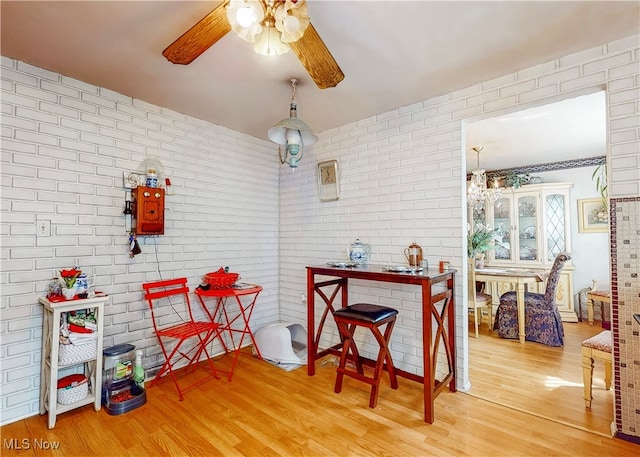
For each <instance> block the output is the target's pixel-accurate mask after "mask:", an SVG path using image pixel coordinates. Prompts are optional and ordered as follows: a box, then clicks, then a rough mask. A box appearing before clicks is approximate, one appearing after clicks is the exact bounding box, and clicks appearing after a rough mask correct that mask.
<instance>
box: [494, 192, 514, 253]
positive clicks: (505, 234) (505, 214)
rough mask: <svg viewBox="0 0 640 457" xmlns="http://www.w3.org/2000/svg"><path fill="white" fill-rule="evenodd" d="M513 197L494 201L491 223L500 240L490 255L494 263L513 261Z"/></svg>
mask: <svg viewBox="0 0 640 457" xmlns="http://www.w3.org/2000/svg"><path fill="white" fill-rule="evenodd" d="M512 207H513V197H512V196H505V197H502V198H499V199H498V200H496V202H495V203H494V205H493V214H492V215H493V220H492V221H491V225H493V227H492V228H495V229H498V234H499V235H500V239H499V240H497V242H496V248H495V250H493V251H492V252H491V253H492V254H493V255H492V257H493V259H495V260H496V261H501V262H504V261H511V260H513V245H512V238H513V236H512V234H513V227H514V222H513V219H512V217H513V213H512Z"/></svg>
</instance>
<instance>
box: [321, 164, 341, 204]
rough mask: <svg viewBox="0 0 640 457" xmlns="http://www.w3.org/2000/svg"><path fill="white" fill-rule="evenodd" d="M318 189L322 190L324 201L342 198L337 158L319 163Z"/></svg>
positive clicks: (322, 199)
mask: <svg viewBox="0 0 640 457" xmlns="http://www.w3.org/2000/svg"><path fill="white" fill-rule="evenodd" d="M318 189H319V191H320V200H321V201H323V202H330V201H333V200H337V199H339V198H340V189H339V186H338V161H337V160H326V161H324V162H320V163H318Z"/></svg>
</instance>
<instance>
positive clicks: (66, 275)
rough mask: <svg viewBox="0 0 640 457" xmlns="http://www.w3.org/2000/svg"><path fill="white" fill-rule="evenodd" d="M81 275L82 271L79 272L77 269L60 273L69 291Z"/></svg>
mask: <svg viewBox="0 0 640 457" xmlns="http://www.w3.org/2000/svg"><path fill="white" fill-rule="evenodd" d="M80 273H82V271H81V270H78V269H77V268H72V269H71V270H61V271H60V276H61V277H62V280H63V281H64V285H65V287H66V288H67V289H71V288H72V287H73V286H74V285H75V283H76V278H77V277H78V276H80Z"/></svg>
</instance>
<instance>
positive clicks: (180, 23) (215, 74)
mask: <svg viewBox="0 0 640 457" xmlns="http://www.w3.org/2000/svg"><path fill="white" fill-rule="evenodd" d="M218 3H219V2H217V1H195V2H194V1H122V2H121V1H72V2H61V1H42V2H39V1H7V0H2V2H1V3H0V8H1V20H2V23H1V32H2V40H1V52H2V55H3V56H7V57H11V58H14V59H17V60H21V61H24V62H27V63H30V64H32V65H35V66H37V67H41V68H44V69H47V70H51V71H54V72H57V73H61V74H63V75H66V76H69V77H72V78H75V79H79V80H81V81H85V82H88V83H91V84H94V85H97V86H101V87H106V88H108V89H111V90H113V91H116V92H118V93H121V94H125V95H127V96H130V97H133V98H136V99H140V100H144V101H146V102H149V103H152V104H155V105H160V106H163V107H167V108H170V109H172V110H175V111H178V112H181V113H185V114H188V115H191V116H194V117H196V118H200V119H204V120H207V121H210V122H213V123H215V124H219V125H222V126H225V127H228V128H230V129H233V130H237V131H240V132H244V133H247V134H250V135H253V136H256V137H258V138H266V131H267V129H268V128H269V127H270V126H271V125H273V124H274V123H275V122H277V121H278V120H280V119H281V118H284V117H286V116H288V108H289V98H290V91H291V87H290V82H289V80H290V79H291V78H297V79H298V81H299V82H298V90H297V93H296V99H297V101H298V116H299V117H300V118H301V119H303V120H304V121H305V122H306V123H307V124H308V125H309V126H311V128H313V129H314V130H315V131H316V132H322V131H325V130H328V129H332V128H335V127H339V126H342V125H346V124H349V123H351V122H354V121H357V120H361V119H366V118H368V117H371V116H374V115H376V114H379V113H383V112H386V111H388V110H392V109H395V108H398V107H400V106H404V105H409V104H413V103H416V102H419V101H422V100H425V99H429V98H432V97H434V96H438V95H442V94H446V93H449V92H451V91H454V90H457V89H461V88H465V87H468V86H470V85H472V84H476V83H478V82H481V81H486V80H490V79H493V78H496V77H499V76H502V75H505V74H508V73H512V72H514V71H517V70H520V69H523V68H528V67H531V66H533V65H536V64H540V63H543V62H548V61H550V60H553V59H555V58H559V57H562V56H566V55H568V54H571V53H574V52H577V51H581V50H584V49H588V48H591V47H594V46H597V45H600V44H603V43H606V42H609V41H612V40H616V39H619V38H624V37H628V36H631V35H634V34H639V33H640V2H637V1H626V2H615V1H602V2H600V1H567V2H557V1H554V2H548V1H531V2H524V1H496V2H484V1H470V2H462V1H444V2H442V1H441V2H436V1H406V2H400V1H390V0H387V1H377V2H375V1H330V0H310V1H309V2H308V5H309V15H310V17H311V22H312V23H313V25H314V26H315V28H316V29H317V31H318V33H319V34H320V36H321V37H322V38H323V40H324V42H325V43H326V45H327V47H328V48H329V50H330V51H331V52H332V54H333V56H334V58H335V59H336V61H337V62H338V64H339V65H340V67H341V68H342V71H343V72H344V74H345V79H344V80H343V81H342V82H341V83H340V84H338V86H337V87H335V88H331V89H324V90H320V89H318V88H317V87H316V85H315V84H314V83H313V81H312V80H311V79H310V78H309V76H308V75H307V74H306V72H305V70H304V68H303V67H302V65H301V64H300V62H299V61H298V60H297V58H296V56H295V55H294V54H293V53H292V52H289V53H287V54H285V55H282V56H278V57H264V56H259V55H257V54H255V53H254V52H253V50H252V48H251V45H250V44H249V43H247V42H245V41H243V40H241V39H240V38H238V37H237V36H235V34H234V33H233V32H230V33H229V34H227V35H226V36H225V37H224V38H222V39H221V40H220V41H219V42H218V43H216V44H215V45H214V46H213V47H211V48H210V49H209V50H207V51H206V52H205V53H204V54H202V55H201V56H200V57H199V58H197V59H196V60H195V61H194V62H193V63H191V64H190V65H187V66H182V65H174V64H172V63H170V62H168V61H167V60H166V59H165V58H164V57H163V56H162V51H163V49H164V48H166V47H167V46H168V45H169V44H171V43H172V42H173V41H174V40H175V39H176V38H178V37H179V36H180V35H181V34H182V33H183V32H185V31H186V30H187V29H188V28H189V27H191V26H192V25H193V24H195V23H196V22H197V21H198V20H199V19H201V18H202V17H204V16H205V15H206V14H207V13H208V12H209V11H211V10H212V9H213V8H214V7H216V6H217V5H218ZM512 117H514V118H515V116H512ZM527 122H528V126H529V127H530V126H531V125H532V122H531V119H529V120H528V121H527ZM514 123H515V120H511V121H506V120H502V121H500V124H499V125H500V126H501V127H498V130H497V131H496V129H495V127H490V126H489V125H488V124H487V123H485V122H482V121H478V123H477V124H476V125H475V126H474V125H472V126H471V127H470V128H471V129H472V130H471V131H472V132H473V131H474V130H473V129H475V132H476V133H475V137H472V139H473V141H474V144H471V143H470V142H469V144H468V145H469V147H472V146H474V145H484V147H485V150H484V151H483V154H482V155H481V161H482V162H483V163H482V166H483V167H485V168H491V167H490V166H489V165H488V164H485V163H484V157H486V158H487V160H489V155H490V154H496V157H497V158H498V161H499V163H500V164H501V165H504V164H505V163H506V162H504V161H502V160H501V159H502V157H501V154H507V153H508V154H513V153H516V152H517V153H518V154H519V153H524V151H525V149H526V150H531V149H533V150H534V151H535V152H539V151H540V150H541V147H540V145H541V142H542V141H543V140H544V139H545V137H546V135H541V134H536V135H534V136H533V137H531V135H530V134H529V136H527V132H526V131H519V132H518V137H516V138H515V139H511V140H509V143H508V147H509V150H508V151H499V150H497V149H498V146H499V141H498V140H497V139H496V137H495V134H496V132H505V129H504V126H505V125H511V124H514ZM578 127H580V126H578ZM584 130H587V129H584ZM589 130H590V129H589ZM564 136H565V137H566V136H567V135H564ZM505 147H506V146H505ZM568 148H569V146H566V145H565V147H563V150H564V149H568ZM594 155H599V154H594ZM556 160H559V158H558V157H557V156H556ZM470 163H471V165H470V167H471V168H475V164H476V160H475V156H474V155H473V154H472V155H471V156H470ZM518 165H522V163H519V164H518ZM498 168H504V166H499V167H498Z"/></svg>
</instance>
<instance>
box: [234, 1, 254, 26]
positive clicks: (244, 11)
mask: <svg viewBox="0 0 640 457" xmlns="http://www.w3.org/2000/svg"><path fill="white" fill-rule="evenodd" d="M236 20H237V21H238V25H239V26H240V27H249V26H250V25H251V24H255V22H256V15H255V13H254V11H253V8H251V7H248V6H243V7H242V8H239V9H238V12H237V13H236Z"/></svg>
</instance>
